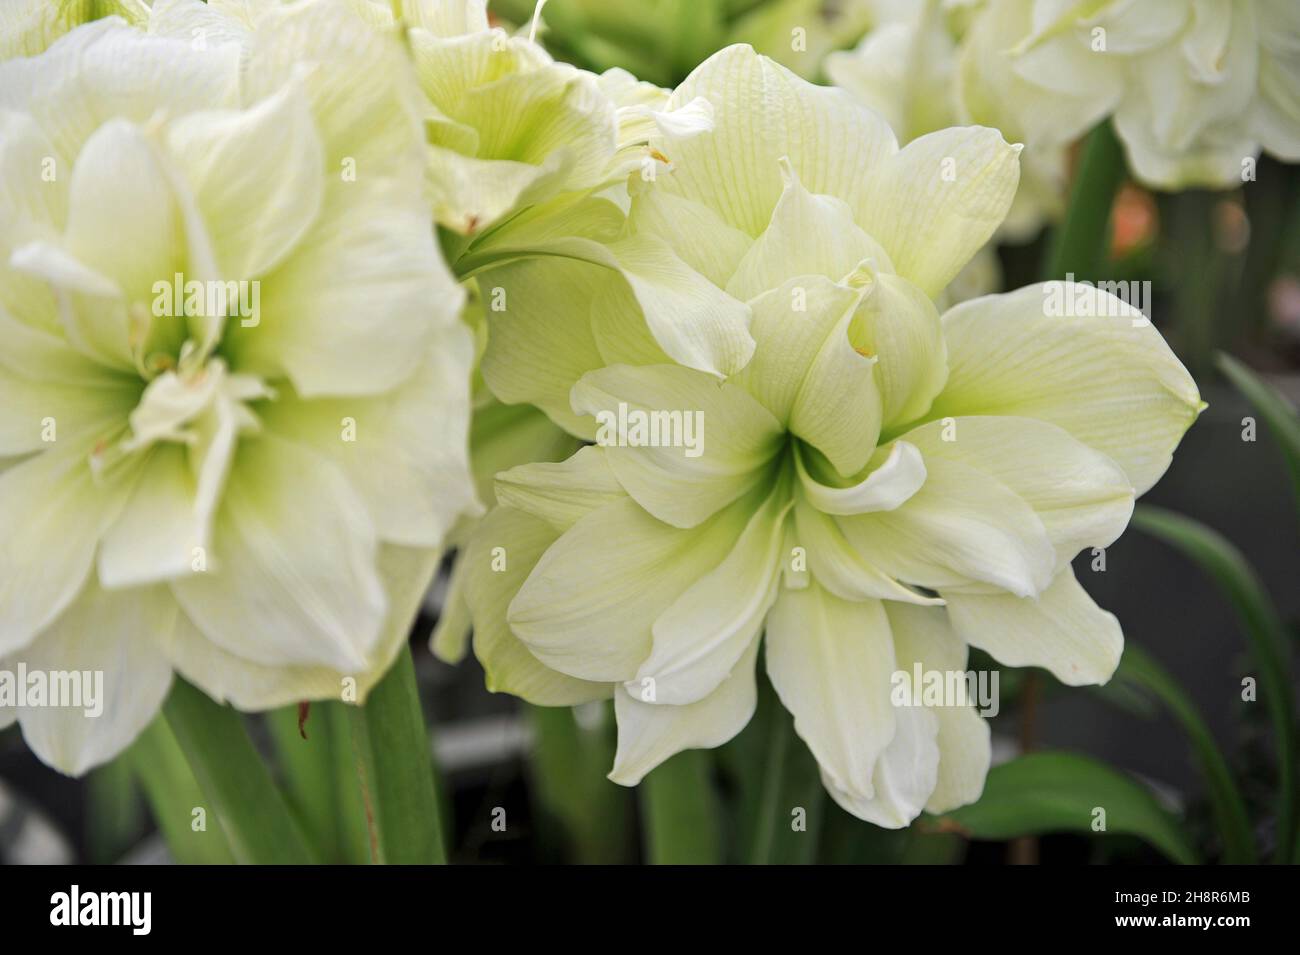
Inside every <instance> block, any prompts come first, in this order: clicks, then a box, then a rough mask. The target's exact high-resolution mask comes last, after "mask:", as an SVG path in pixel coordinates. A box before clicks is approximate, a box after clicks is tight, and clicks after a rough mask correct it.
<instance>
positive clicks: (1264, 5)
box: [1006, 0, 1300, 189]
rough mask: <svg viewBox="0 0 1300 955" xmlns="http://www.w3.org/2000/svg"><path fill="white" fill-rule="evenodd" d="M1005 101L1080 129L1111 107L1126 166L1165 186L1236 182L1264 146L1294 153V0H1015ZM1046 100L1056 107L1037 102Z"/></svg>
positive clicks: (1297, 64)
mask: <svg viewBox="0 0 1300 955" xmlns="http://www.w3.org/2000/svg"><path fill="white" fill-rule="evenodd" d="M1012 5H1017V6H1022V7H1025V8H1027V9H1026V12H1025V13H1024V14H1022V15H1021V19H1022V20H1023V21H1024V22H1023V35H1022V36H1021V37H1020V39H1019V42H1017V43H1016V44H1015V45H1014V46H1013V47H1011V48H1009V50H1008V53H1007V54H1006V55H1009V56H1010V57H1011V59H1012V65H1013V69H1014V70H1015V71H1016V73H1017V74H1018V75H1019V76H1020V77H1022V78H1024V79H1026V80H1029V81H1030V82H1032V83H1033V84H1035V86H1036V87H1037V89H1036V91H1035V92H1034V93H1033V95H1032V96H1031V97H1027V98H1025V99H1020V100H1018V101H1017V95H1018V94H1016V93H1015V91H1007V92H1008V95H1009V96H1010V97H1012V102H1011V103H1010V104H1009V106H1010V108H1012V109H1017V110H1019V111H1021V113H1022V114H1023V115H1025V116H1031V115H1038V116H1040V117H1041V118H1043V119H1046V120H1047V121H1049V122H1060V121H1062V120H1066V121H1069V120H1073V121H1074V122H1075V124H1076V127H1077V128H1078V129H1079V131H1080V132H1082V131H1083V130H1085V129H1086V128H1087V127H1088V126H1090V125H1092V123H1093V122H1095V121H1096V119H1098V118H1100V117H1102V116H1105V115H1107V114H1112V113H1113V116H1114V122H1115V129H1116V132H1117V133H1118V134H1119V138H1120V139H1121V141H1123V143H1124V147H1125V151H1126V152H1127V154H1128V160H1129V166H1130V167H1131V168H1132V170H1133V172H1134V174H1135V175H1136V176H1137V177H1138V178H1139V179H1141V180H1143V181H1144V182H1146V183H1148V184H1150V185H1153V186H1156V187H1159V188H1167V189H1181V188H1189V187H1196V186H1209V187H1226V186H1231V185H1240V184H1241V183H1242V182H1243V181H1244V180H1245V179H1247V178H1249V176H1250V170H1249V168H1248V166H1249V163H1250V162H1252V161H1253V160H1254V158H1255V157H1257V156H1258V155H1259V152H1260V149H1261V148H1262V149H1264V150H1266V151H1268V152H1269V153H1272V154H1273V155H1275V156H1277V157H1278V158H1280V159H1283V160H1286V161H1288V162H1295V161H1297V160H1300V5H1297V4H1296V3H1295V2H1293V0H1103V2H1097V0H1016V2H1015V3H1014V4H1012ZM1044 103H1047V104H1054V105H1055V110H1052V109H1051V108H1050V106H1049V109H1048V110H1046V111H1044V110H1042V109H1041V106H1042V104H1044Z"/></svg>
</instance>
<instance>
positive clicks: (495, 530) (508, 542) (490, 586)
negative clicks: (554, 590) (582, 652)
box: [458, 507, 612, 706]
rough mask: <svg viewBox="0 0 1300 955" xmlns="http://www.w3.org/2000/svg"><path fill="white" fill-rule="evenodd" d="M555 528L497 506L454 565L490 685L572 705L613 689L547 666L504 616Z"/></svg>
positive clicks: (539, 701) (535, 700)
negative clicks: (462, 582)
mask: <svg viewBox="0 0 1300 955" xmlns="http://www.w3.org/2000/svg"><path fill="white" fill-rule="evenodd" d="M559 533H560V532H559V531H558V530H557V529H556V528H555V527H553V526H552V525H550V524H548V523H546V522H545V521H543V520H541V519H539V518H537V517H534V516H533V515H531V514H526V513H524V512H523V511H516V510H514V509H513V508H509V507H498V508H496V509H495V510H493V511H492V512H491V513H490V514H488V516H487V517H486V518H484V520H483V521H482V522H481V523H480V524H479V526H478V527H477V528H475V530H474V535H473V537H471V538H470V543H469V546H468V547H467V548H466V550H465V553H464V554H462V555H461V557H460V561H459V564H458V566H459V567H460V568H461V572H462V573H464V574H465V600H466V602H467V603H468V605H469V608H470V611H471V613H472V615H473V620H474V655H475V656H476V657H477V658H478V661H479V663H480V664H482V666H483V669H484V671H485V672H486V674H487V688H488V690H490V691H491V692H493V693H510V694H513V695H514V696H518V697H520V698H522V699H525V700H527V701H528V702H530V703H532V704H534V705H536V706H572V705H574V704H577V703H584V702H587V701H589V700H599V699H605V698H606V697H608V696H609V695H610V692H611V690H612V688H611V687H610V686H609V685H608V684H605V683H592V682H587V681H585V680H576V679H574V678H573V677H571V676H567V675H565V674H563V673H560V672H559V671H558V670H552V669H551V668H549V667H547V666H546V665H545V664H543V663H542V662H541V661H540V660H538V659H537V657H535V656H533V654H532V653H531V652H530V651H529V649H528V647H526V646H525V645H524V644H523V643H522V642H520V640H519V638H518V637H516V636H515V635H514V633H513V632H511V629H510V625H509V624H508V623H507V621H506V608H507V607H508V606H509V604H510V598H511V596H512V595H513V594H514V593H516V592H517V591H518V590H519V587H520V585H521V584H523V582H524V580H525V579H526V578H527V577H528V574H529V573H530V572H531V571H532V569H533V567H534V566H536V564H537V560H538V558H540V557H541V556H542V554H543V553H544V552H545V551H546V548H548V547H549V546H551V544H553V543H554V542H555V540H556V538H557V537H558V536H559Z"/></svg>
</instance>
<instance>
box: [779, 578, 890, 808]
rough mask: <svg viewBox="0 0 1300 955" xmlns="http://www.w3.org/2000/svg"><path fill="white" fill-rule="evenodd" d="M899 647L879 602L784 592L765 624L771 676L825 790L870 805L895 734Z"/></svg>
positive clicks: (813, 590)
mask: <svg viewBox="0 0 1300 955" xmlns="http://www.w3.org/2000/svg"><path fill="white" fill-rule="evenodd" d="M895 669H896V666H895V663H894V645H893V640H892V639H891V637H890V633H889V621H888V619H887V618H886V617H885V609H884V606H883V605H882V604H881V603H880V601H878V600H864V601H861V602H849V601H845V600H841V599H840V598H838V597H836V596H834V595H832V594H830V593H827V592H826V591H824V590H822V589H821V588H820V587H818V586H816V585H815V584H812V585H810V586H809V587H808V588H807V589H805V590H785V591H782V593H781V595H780V596H779V597H778V598H777V602H776V606H774V607H773V608H772V612H771V614H770V615H769V617H768V623H767V673H768V676H770V677H771V679H772V686H774V687H775V688H776V692H777V694H778V695H779V696H780V698H781V702H782V704H784V706H785V708H786V709H787V710H789V711H790V712H791V713H793V714H794V728H795V732H796V733H798V734H799V736H800V738H802V739H803V741H804V742H806V743H807V744H808V748H809V749H810V750H812V753H813V755H814V756H815V757H817V762H818V764H819V765H820V766H821V769H822V774H823V776H824V778H826V779H827V780H828V786H833V787H834V790H835V791H838V792H845V793H851V794H852V795H853V796H854V797H856V798H863V799H869V798H870V797H871V795H872V793H873V792H874V784H873V782H872V773H873V768H874V767H875V765H876V760H877V759H878V758H879V757H880V755H881V753H882V752H883V751H884V749H885V747H886V746H887V745H888V744H889V741H890V740H891V739H893V737H894V732H895V723H896V720H895V710H894V707H893V705H892V704H891V703H890V699H889V696H890V692H889V690H890V674H892V673H893V672H894V670H895Z"/></svg>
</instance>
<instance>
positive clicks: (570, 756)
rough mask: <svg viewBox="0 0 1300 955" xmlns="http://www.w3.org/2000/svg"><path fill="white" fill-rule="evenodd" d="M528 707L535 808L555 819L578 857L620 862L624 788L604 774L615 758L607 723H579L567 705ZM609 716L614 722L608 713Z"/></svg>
mask: <svg viewBox="0 0 1300 955" xmlns="http://www.w3.org/2000/svg"><path fill="white" fill-rule="evenodd" d="M605 705H606V706H608V704H605ZM527 712H528V715H529V717H530V721H531V722H532V726H533V739H534V745H533V756H532V771H533V782H534V786H533V790H534V793H535V794H536V797H537V800H538V803H539V805H538V809H539V810H540V812H541V813H542V814H543V815H547V816H550V817H551V818H553V819H555V820H556V821H557V823H558V824H559V826H558V828H560V829H562V830H563V831H564V834H565V835H566V836H567V838H568V842H569V846H568V848H569V849H570V851H571V853H572V858H574V859H575V860H576V861H577V862H579V863H582V864H584V865H611V864H617V863H619V862H622V861H624V860H625V858H626V853H625V849H627V848H628V847H627V845H626V839H625V838H624V835H625V829H624V823H625V821H626V820H627V818H628V809H629V805H628V798H627V797H628V791H627V790H626V789H624V788H623V787H622V786H619V785H617V784H615V783H612V782H610V781H609V780H608V779H607V778H606V777H605V773H606V771H607V770H608V768H609V766H610V765H611V764H612V763H613V761H614V740H613V736H612V733H611V732H609V728H607V727H606V726H603V725H602V726H595V727H591V728H588V727H584V726H582V725H580V724H579V723H578V721H577V719H576V718H575V716H574V712H573V709H572V708H571V707H567V706H529V707H528V708H527ZM607 719H608V722H609V723H612V722H613V716H612V713H611V714H609V715H608V717H607ZM611 728H612V727H611Z"/></svg>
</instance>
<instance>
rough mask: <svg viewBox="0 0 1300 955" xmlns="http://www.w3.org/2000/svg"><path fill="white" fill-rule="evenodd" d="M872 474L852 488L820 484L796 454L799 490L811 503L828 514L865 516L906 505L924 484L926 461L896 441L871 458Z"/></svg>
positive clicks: (801, 456) (801, 458)
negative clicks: (869, 513)
mask: <svg viewBox="0 0 1300 955" xmlns="http://www.w3.org/2000/svg"><path fill="white" fill-rule="evenodd" d="M870 467H871V470H870V473H868V474H867V476H866V477H864V478H863V479H862V480H861V481H859V482H858V483H857V484H854V485H852V486H850V487H835V486H828V485H826V484H823V483H821V482H820V481H818V480H817V479H816V478H815V477H813V476H812V475H810V474H809V473H808V468H807V467H806V466H805V465H804V460H803V453H802V452H800V451H798V450H796V452H795V468H796V470H797V472H798V474H799V487H800V489H801V490H802V492H803V494H804V496H805V497H806V498H807V499H808V502H809V503H810V504H812V505H813V507H815V508H817V510H819V511H822V512H823V513H825V514H866V513H868V512H871V511H892V510H894V509H895V508H897V507H901V506H902V504H903V503H904V502H905V501H907V499H908V498H910V497H911V496H912V495H913V494H915V493H916V492H917V491H919V490H920V489H921V485H923V484H924V483H925V461H924V460H923V459H922V457H921V452H920V451H918V450H917V449H916V448H915V447H914V446H913V445H911V444H908V443H907V442H906V441H894V442H893V443H892V444H890V445H888V446H887V448H881V449H879V450H878V451H877V452H876V454H875V455H873V456H872V465H870Z"/></svg>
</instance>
